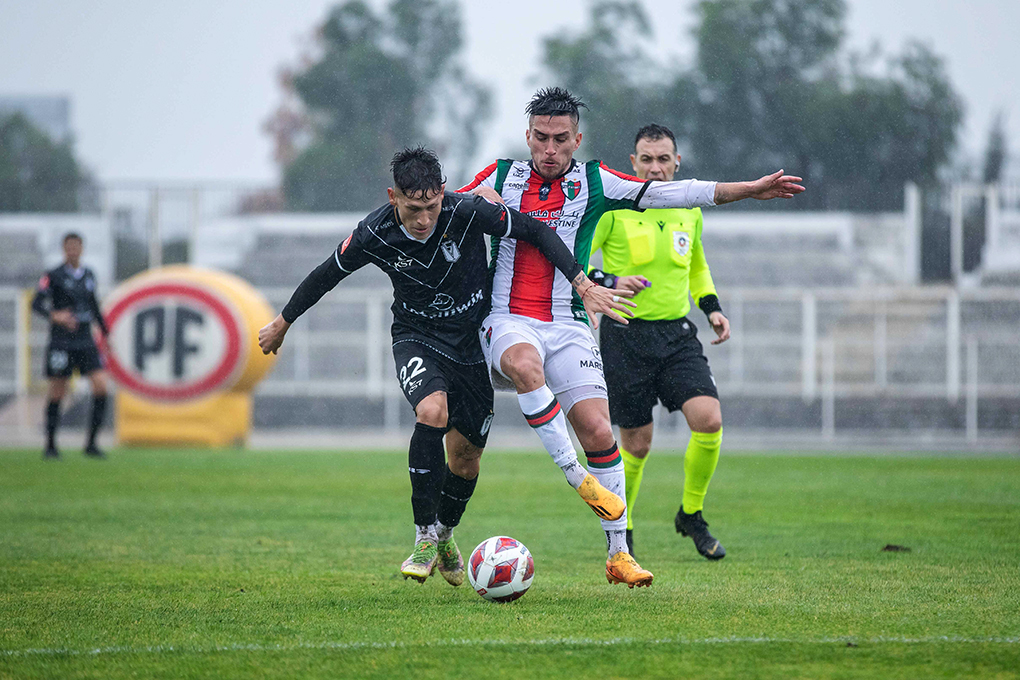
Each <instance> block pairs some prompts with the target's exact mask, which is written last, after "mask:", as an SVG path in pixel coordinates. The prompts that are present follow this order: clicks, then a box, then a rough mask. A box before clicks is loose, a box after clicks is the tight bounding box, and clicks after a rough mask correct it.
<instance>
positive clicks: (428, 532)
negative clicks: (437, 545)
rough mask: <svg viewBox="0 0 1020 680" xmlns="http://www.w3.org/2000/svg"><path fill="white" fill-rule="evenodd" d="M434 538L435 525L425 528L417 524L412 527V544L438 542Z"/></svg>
mask: <svg viewBox="0 0 1020 680" xmlns="http://www.w3.org/2000/svg"><path fill="white" fill-rule="evenodd" d="M438 540H439V539H438V538H437V537H436V525H435V524H429V525H427V526H421V525H419V524H415V525H414V542H415V544H418V543H421V542H422V541H438Z"/></svg>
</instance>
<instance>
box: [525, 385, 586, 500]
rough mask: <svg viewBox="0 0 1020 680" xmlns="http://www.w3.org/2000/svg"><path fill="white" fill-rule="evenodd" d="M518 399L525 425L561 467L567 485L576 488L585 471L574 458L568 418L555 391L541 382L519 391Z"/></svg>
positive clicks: (574, 453) (581, 480)
mask: <svg viewBox="0 0 1020 680" xmlns="http://www.w3.org/2000/svg"><path fill="white" fill-rule="evenodd" d="M517 402H518V403H519V404H520V405H521V412H522V413H524V418H525V420H527V421H528V425H531V427H532V428H534V430H535V432H536V433H538V437H539V439H541V440H542V445H543V446H545V450H546V451H548V452H549V455H550V456H552V459H553V462H554V463H556V464H557V465H559V466H560V469H561V470H563V474H564V475H565V476H566V478H567V482H568V483H569V484H570V486H572V487H574V488H575V489H576V488H577V487H579V486H581V482H583V481H584V478H585V477H586V476H587V474H588V472H587V471H586V470H585V469H584V467H583V466H582V465H581V464H580V463H579V462H578V461H577V452H576V451H575V450H574V444H573V443H572V442H571V441H570V434H569V433H567V419H566V418H565V417H564V416H563V411H562V410H561V409H560V402H558V401H556V395H554V394H553V393H552V390H550V389H549V387H548V386H547V385H542V386H541V387H539V388H538V389H537V390H533V391H531V392H525V393H523V394H518V395H517Z"/></svg>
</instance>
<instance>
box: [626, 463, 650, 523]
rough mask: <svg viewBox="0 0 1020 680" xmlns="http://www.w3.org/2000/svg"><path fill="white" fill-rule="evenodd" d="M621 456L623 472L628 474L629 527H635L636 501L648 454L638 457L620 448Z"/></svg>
mask: <svg viewBox="0 0 1020 680" xmlns="http://www.w3.org/2000/svg"><path fill="white" fill-rule="evenodd" d="M620 458H623V474H624V475H625V476H626V479H627V482H626V486H625V488H626V490H627V497H626V498H625V499H624V500H625V501H626V502H627V528H628V529H631V530H633V529H634V502H635V501H637V495H638V491H639V490H640V489H641V478H642V477H643V476H644V474H645V461H647V460H648V456H645V457H644V458H638V457H637V456H633V455H631V454H630V453H629V452H627V451H624V450H623V449H622V448H621V449H620Z"/></svg>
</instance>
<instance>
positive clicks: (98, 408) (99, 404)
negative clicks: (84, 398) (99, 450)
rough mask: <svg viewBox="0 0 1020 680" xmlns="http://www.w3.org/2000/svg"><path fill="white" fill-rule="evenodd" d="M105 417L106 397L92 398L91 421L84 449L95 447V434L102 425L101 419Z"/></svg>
mask: <svg viewBox="0 0 1020 680" xmlns="http://www.w3.org/2000/svg"><path fill="white" fill-rule="evenodd" d="M105 415H106V395H105V394H98V395H96V396H94V397H92V421H91V422H90V423H89V439H88V443H87V444H86V445H85V448H89V449H91V448H92V447H93V446H95V445H96V433H97V432H98V431H99V428H100V427H101V426H102V424H103V417H104V416H105Z"/></svg>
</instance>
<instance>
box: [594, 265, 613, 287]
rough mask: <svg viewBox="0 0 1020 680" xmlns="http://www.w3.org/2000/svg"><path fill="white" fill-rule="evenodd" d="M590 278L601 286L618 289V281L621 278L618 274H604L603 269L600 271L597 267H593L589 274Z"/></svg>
mask: <svg viewBox="0 0 1020 680" xmlns="http://www.w3.org/2000/svg"><path fill="white" fill-rule="evenodd" d="M588 278H589V279H591V280H592V281H594V282H595V283H597V284H599V285H600V286H604V287H606V288H616V280H617V279H618V278H620V277H618V276H617V275H616V274H610V273H609V272H604V271H602V270H601V269H598V268H597V267H592V268H591V271H589V272H588Z"/></svg>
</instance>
